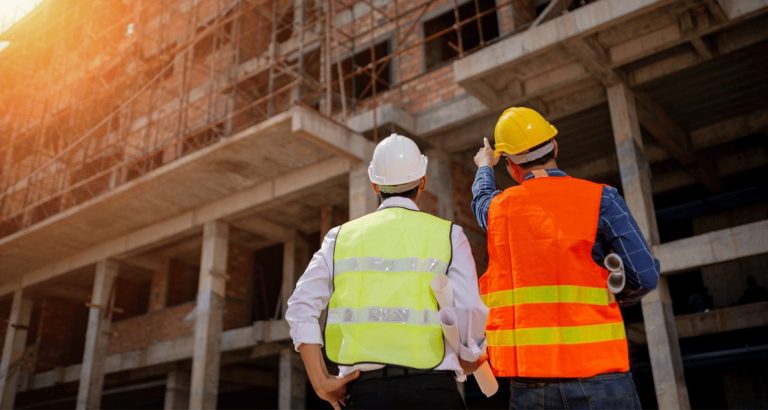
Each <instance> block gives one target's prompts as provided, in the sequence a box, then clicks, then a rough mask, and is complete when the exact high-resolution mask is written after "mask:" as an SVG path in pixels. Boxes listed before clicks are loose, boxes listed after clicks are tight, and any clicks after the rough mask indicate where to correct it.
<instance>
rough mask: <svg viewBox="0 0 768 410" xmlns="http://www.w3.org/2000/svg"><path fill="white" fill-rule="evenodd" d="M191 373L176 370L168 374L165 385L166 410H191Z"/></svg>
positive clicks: (164, 406)
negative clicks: (189, 409)
mask: <svg viewBox="0 0 768 410" xmlns="http://www.w3.org/2000/svg"><path fill="white" fill-rule="evenodd" d="M189 383H190V377H189V372H187V371H186V370H181V369H176V370H172V371H170V372H168V376H167V378H166V383H165V404H164V405H163V408H164V409H165V410H176V409H188V408H189Z"/></svg>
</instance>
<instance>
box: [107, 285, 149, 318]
mask: <svg viewBox="0 0 768 410" xmlns="http://www.w3.org/2000/svg"><path fill="white" fill-rule="evenodd" d="M115 281H116V286H115V307H116V308H117V310H116V311H115V312H114V313H113V316H112V320H113V321H119V320H122V319H127V318H129V317H133V316H139V315H143V314H144V313H147V305H148V301H149V282H141V283H138V282H134V281H132V280H128V279H125V278H122V277H119V276H118V277H117V279H116V280H115Z"/></svg>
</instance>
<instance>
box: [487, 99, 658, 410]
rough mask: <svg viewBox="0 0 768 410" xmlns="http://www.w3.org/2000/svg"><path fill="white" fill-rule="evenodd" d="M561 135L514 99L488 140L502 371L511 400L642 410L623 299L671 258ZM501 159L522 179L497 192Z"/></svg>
mask: <svg viewBox="0 0 768 410" xmlns="http://www.w3.org/2000/svg"><path fill="white" fill-rule="evenodd" d="M555 135H557V129H555V127H554V126H552V125H551V124H550V123H549V122H547V120H546V119H544V117H542V116H541V115H540V114H539V113H538V112H536V111H534V110H532V109H530V108H524V107H513V108H509V109H507V110H506V111H504V113H503V114H502V115H501V117H500V118H499V120H498V122H497V123H496V128H495V130H494V137H495V149H493V148H491V146H490V144H489V142H488V139H487V138H486V139H485V140H484V146H483V147H482V148H480V150H479V151H478V153H477V155H476V156H475V164H476V165H477V167H478V169H477V174H476V176H475V181H474V184H473V186H472V195H473V198H472V209H473V212H474V214H475V216H476V218H477V221H478V223H479V224H480V227H481V228H483V229H484V230H486V231H487V232H488V255H489V264H488V270H487V271H486V272H485V274H483V275H482V277H481V278H480V292H481V294H482V297H483V301H484V302H485V303H486V305H487V306H488V308H489V309H490V313H489V315H488V325H487V327H486V337H487V342H488V356H489V361H490V364H491V368H492V369H493V371H494V374H495V375H496V376H502V377H510V378H511V397H510V408H511V409H524V408H570V409H580V408H585V409H586V408H615V409H632V408H636V409H639V408H640V402H639V400H638V397H637V392H636V390H635V386H634V383H633V381H632V376H631V374H630V373H629V371H628V370H629V358H628V353H627V341H626V336H625V331H624V324H623V321H622V317H621V312H620V311H619V305H621V306H628V305H631V304H634V303H637V302H638V301H639V300H640V298H641V297H642V296H643V295H645V294H646V293H648V292H650V291H651V290H653V289H654V288H655V287H656V284H657V281H658V277H659V263H658V261H657V260H656V259H655V258H654V257H653V256H652V255H651V252H650V250H649V249H648V245H647V243H646V241H645V239H644V238H643V236H642V234H641V233H640V230H639V228H638V226H637V223H636V222H635V220H634V219H633V218H632V216H631V214H630V213H629V210H628V209H627V206H626V204H625V202H624V200H623V199H622V198H621V196H620V195H619V194H618V193H617V191H616V189H614V188H611V187H609V186H605V185H601V184H597V183H593V182H589V181H585V180H582V179H577V178H572V177H569V176H567V175H566V173H565V172H563V171H561V170H560V169H558V168H557V162H556V158H557V155H558V145H557V141H556V140H555V139H554V138H555ZM501 157H504V165H505V166H506V169H507V171H508V172H509V174H510V176H512V178H513V179H514V180H515V181H517V182H518V183H519V185H517V186H513V187H511V188H507V189H506V190H504V191H497V190H496V182H495V180H494V174H493V167H494V166H495V165H496V164H497V163H498V162H499V159H500V158H501ZM611 251H614V252H616V253H617V254H618V255H619V256H620V257H621V259H622V261H623V262H624V266H625V273H626V285H625V288H624V290H623V291H622V292H621V293H620V294H618V295H616V296H615V297H614V296H613V294H611V293H610V292H609V291H608V289H607V282H606V278H607V276H608V271H607V270H606V269H605V268H604V266H603V259H604V257H605V255H606V254H608V253H609V252H611Z"/></svg>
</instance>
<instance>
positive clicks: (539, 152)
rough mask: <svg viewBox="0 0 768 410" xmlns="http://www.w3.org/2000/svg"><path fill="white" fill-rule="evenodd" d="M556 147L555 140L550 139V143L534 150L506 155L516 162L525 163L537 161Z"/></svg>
mask: <svg viewBox="0 0 768 410" xmlns="http://www.w3.org/2000/svg"><path fill="white" fill-rule="evenodd" d="M554 149H555V143H554V141H553V140H549V142H548V143H546V144H544V146H542V147H541V148H538V149H535V150H533V151H529V152H525V153H522V154H518V155H506V154H505V156H506V157H507V158H509V159H510V160H512V162H514V163H515V164H525V163H526V162H531V161H535V160H537V159H539V158H541V157H543V156H544V155H547V154H549V153H550V152H552V151H553V150H554Z"/></svg>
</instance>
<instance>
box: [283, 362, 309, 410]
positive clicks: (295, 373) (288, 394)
mask: <svg viewBox="0 0 768 410" xmlns="http://www.w3.org/2000/svg"><path fill="white" fill-rule="evenodd" d="M279 383H280V386H279V396H278V403H277V406H278V408H279V409H286V410H287V409H304V408H306V391H307V372H306V370H304V365H303V364H302V363H301V358H300V357H299V355H298V353H296V352H294V351H293V349H283V350H281V351H280V378H279Z"/></svg>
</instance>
